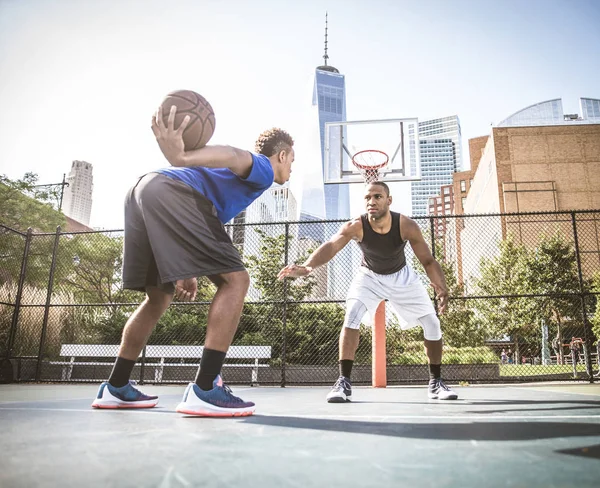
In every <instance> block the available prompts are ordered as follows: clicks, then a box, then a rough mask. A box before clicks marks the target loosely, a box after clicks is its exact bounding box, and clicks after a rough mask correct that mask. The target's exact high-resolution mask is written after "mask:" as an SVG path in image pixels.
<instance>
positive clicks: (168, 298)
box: [146, 286, 173, 310]
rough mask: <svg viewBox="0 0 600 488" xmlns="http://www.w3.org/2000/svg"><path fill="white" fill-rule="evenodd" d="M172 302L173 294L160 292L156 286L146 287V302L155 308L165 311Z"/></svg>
mask: <svg viewBox="0 0 600 488" xmlns="http://www.w3.org/2000/svg"><path fill="white" fill-rule="evenodd" d="M172 301H173V293H169V292H167V291H165V290H161V289H160V288H158V287H156V286H148V287H146V302H147V303H149V304H150V305H152V306H153V307H156V308H161V309H163V310H166V309H167V308H169V305H170V304H171V302H172Z"/></svg>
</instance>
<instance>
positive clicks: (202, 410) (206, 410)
mask: <svg viewBox="0 0 600 488" xmlns="http://www.w3.org/2000/svg"><path fill="white" fill-rule="evenodd" d="M198 402H199V403H194V404H191V405H190V404H189V403H187V402H182V403H180V404H179V405H177V408H176V409H175V411H176V412H177V413H183V414H185V415H194V416H197V417H248V416H250V415H252V414H253V413H254V410H256V407H255V406H252V407H244V408H222V407H216V406H214V405H211V404H210V403H206V402H202V401H201V400H198Z"/></svg>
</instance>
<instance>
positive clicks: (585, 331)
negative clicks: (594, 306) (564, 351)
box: [571, 212, 594, 383]
mask: <svg viewBox="0 0 600 488" xmlns="http://www.w3.org/2000/svg"><path fill="white" fill-rule="evenodd" d="M571 223H572V225H573V242H574V244H575V257H576V258H577V274H578V277H579V301H580V302H581V316H582V318H583V337H584V340H585V343H586V344H591V341H590V334H589V324H588V321H587V314H586V313H585V291H584V288H583V272H582V271H581V256H580V254H579V238H578V236H577V221H576V217H575V212H571ZM590 349H591V348H589V347H588V348H585V350H584V355H585V363H586V368H585V369H586V371H587V374H588V377H589V380H590V383H593V382H594V372H593V370H592V361H591V357H590ZM573 362H575V361H573ZM575 375H577V370H575Z"/></svg>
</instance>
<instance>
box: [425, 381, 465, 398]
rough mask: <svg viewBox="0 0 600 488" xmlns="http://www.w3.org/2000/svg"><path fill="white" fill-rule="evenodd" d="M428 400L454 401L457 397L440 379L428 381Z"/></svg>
mask: <svg viewBox="0 0 600 488" xmlns="http://www.w3.org/2000/svg"><path fill="white" fill-rule="evenodd" d="M428 395H429V398H431V399H433V400H456V399H457V398H458V395H457V394H456V393H455V392H454V391H453V390H452V388H450V387H448V386H446V384H445V383H444V382H443V381H442V380H441V379H440V378H438V379H434V380H429V393H428Z"/></svg>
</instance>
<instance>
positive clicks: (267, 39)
mask: <svg viewBox="0 0 600 488" xmlns="http://www.w3.org/2000/svg"><path fill="white" fill-rule="evenodd" d="M326 11H327V12H328V15H329V39H328V40H329V51H328V54H329V64H331V65H333V66H335V67H336V68H338V69H339V70H340V72H341V73H343V74H344V75H345V76H346V100H347V102H346V103H347V118H348V120H362V119H383V118H401V117H418V118H419V119H422V120H425V119H429V118H436V117H443V116H447V115H458V116H459V118H460V122H461V127H462V135H463V148H464V152H465V157H464V161H463V163H464V167H465V169H468V166H469V162H468V161H469V160H468V150H467V148H468V139H470V138H473V137H478V136H481V135H486V134H488V133H489V132H490V129H491V126H492V124H496V123H498V122H500V121H501V120H502V119H504V118H506V117H507V116H509V115H511V114H512V113H514V112H516V111H518V110H520V109H522V108H524V107H526V106H528V105H531V104H534V103H537V102H540V101H544V100H548V99H552V98H562V99H563V106H564V109H565V112H566V113H577V112H578V111H579V105H578V101H579V97H591V98H600V62H599V60H600V27H599V26H600V1H596V0H494V1H490V0H452V1H444V0H420V1H415V0H369V1H366V0H363V1H357V0H321V1H312V0H303V1H302V2H299V1H294V0H253V1H252V2H250V1H245V0H169V2H165V1H164V0H161V1H155V0H120V1H118V0H103V1H102V2H98V1H96V0H0V77H1V78H0V80H1V83H0V173H2V174H6V175H7V176H9V177H11V178H18V177H22V176H23V174H24V173H25V172H26V171H32V172H35V173H37V174H38V175H39V177H40V183H55V182H59V181H61V180H62V175H63V173H68V172H69V170H70V166H71V161H73V160H85V161H88V162H90V163H92V164H93V166H94V194H93V208H92V216H91V225H92V226H94V227H99V228H105V229H117V228H122V226H123V200H124V197H125V194H126V192H127V190H128V188H129V187H130V186H131V185H133V184H134V183H135V181H136V179H137V177H139V176H141V175H143V174H145V173H147V172H149V171H152V170H154V169H157V168H160V167H164V166H165V163H166V162H165V161H164V159H163V157H162V154H161V153H160V151H159V149H158V146H157V144H156V140H155V138H154V135H153V134H152V131H151V129H150V121H151V116H152V113H153V112H154V111H155V110H156V107H157V106H158V105H159V103H160V101H161V100H162V98H163V97H164V95H165V94H166V93H168V92H170V91H172V90H176V89H191V90H194V91H197V92H199V93H201V94H202V95H204V96H205V97H206V98H207V99H208V100H209V101H210V103H211V104H212V106H213V108H214V110H215V113H216V119H217V128H216V131H215V134H214V136H213V138H212V140H211V143H212V144H229V145H233V146H236V147H240V148H244V149H249V150H252V149H253V147H254V141H255V140H256V137H257V136H258V134H259V133H260V132H262V131H263V130H265V129H267V128H270V127H273V126H276V127H281V128H284V129H286V130H288V131H289V132H290V133H291V134H292V136H294V131H295V130H296V131H297V132H300V130H299V124H300V121H301V120H303V114H304V113H305V111H306V105H307V103H309V100H308V99H307V97H306V86H307V82H308V81H309V79H310V77H311V75H312V74H313V73H314V69H315V68H316V67H317V66H318V65H320V64H322V62H323V60H322V55H323V35H324V16H325V12H326ZM294 164H295V165H301V164H302V154H296V162H295V163H294ZM293 177H294V175H292V178H293ZM404 197H406V195H404ZM403 201H406V198H404V199H403ZM357 204H358V205H359V207H358V208H360V202H354V203H353V208H357V207H356V205H357ZM399 210H400V211H402V209H399Z"/></svg>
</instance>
